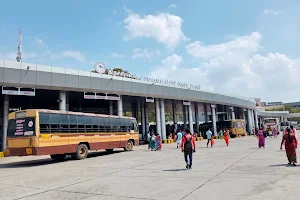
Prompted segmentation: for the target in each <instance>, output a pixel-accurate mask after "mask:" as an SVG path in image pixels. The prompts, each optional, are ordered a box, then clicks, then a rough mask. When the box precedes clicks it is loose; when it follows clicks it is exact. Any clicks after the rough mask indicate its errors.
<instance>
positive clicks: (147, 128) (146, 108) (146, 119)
mask: <svg viewBox="0 0 300 200" xmlns="http://www.w3.org/2000/svg"><path fill="white" fill-rule="evenodd" d="M148 114H149V113H148V103H145V126H146V135H145V136H146V138H147V134H148V132H149V117H148Z"/></svg>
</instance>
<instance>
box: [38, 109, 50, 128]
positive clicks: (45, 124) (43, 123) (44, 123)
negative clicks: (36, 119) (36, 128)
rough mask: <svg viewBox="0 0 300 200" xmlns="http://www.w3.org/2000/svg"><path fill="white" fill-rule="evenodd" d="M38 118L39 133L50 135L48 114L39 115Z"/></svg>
mask: <svg viewBox="0 0 300 200" xmlns="http://www.w3.org/2000/svg"><path fill="white" fill-rule="evenodd" d="M39 116H40V133H50V114H49V113H39Z"/></svg>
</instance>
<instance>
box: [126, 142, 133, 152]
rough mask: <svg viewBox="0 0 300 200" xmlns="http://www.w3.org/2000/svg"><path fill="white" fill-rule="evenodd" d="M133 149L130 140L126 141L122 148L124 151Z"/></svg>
mask: <svg viewBox="0 0 300 200" xmlns="http://www.w3.org/2000/svg"><path fill="white" fill-rule="evenodd" d="M132 149H133V143H132V141H131V140H128V142H127V144H126V146H125V147H124V151H132Z"/></svg>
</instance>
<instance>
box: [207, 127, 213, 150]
mask: <svg viewBox="0 0 300 200" xmlns="http://www.w3.org/2000/svg"><path fill="white" fill-rule="evenodd" d="M206 138H207V144H206V148H208V144H209V142H210V146H211V147H212V146H213V144H212V141H211V140H212V132H211V129H208V130H207V131H206Z"/></svg>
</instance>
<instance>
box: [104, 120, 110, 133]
mask: <svg viewBox="0 0 300 200" xmlns="http://www.w3.org/2000/svg"><path fill="white" fill-rule="evenodd" d="M103 119H104V128H105V131H106V132H111V130H110V125H109V118H108V117H104V118H103Z"/></svg>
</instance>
